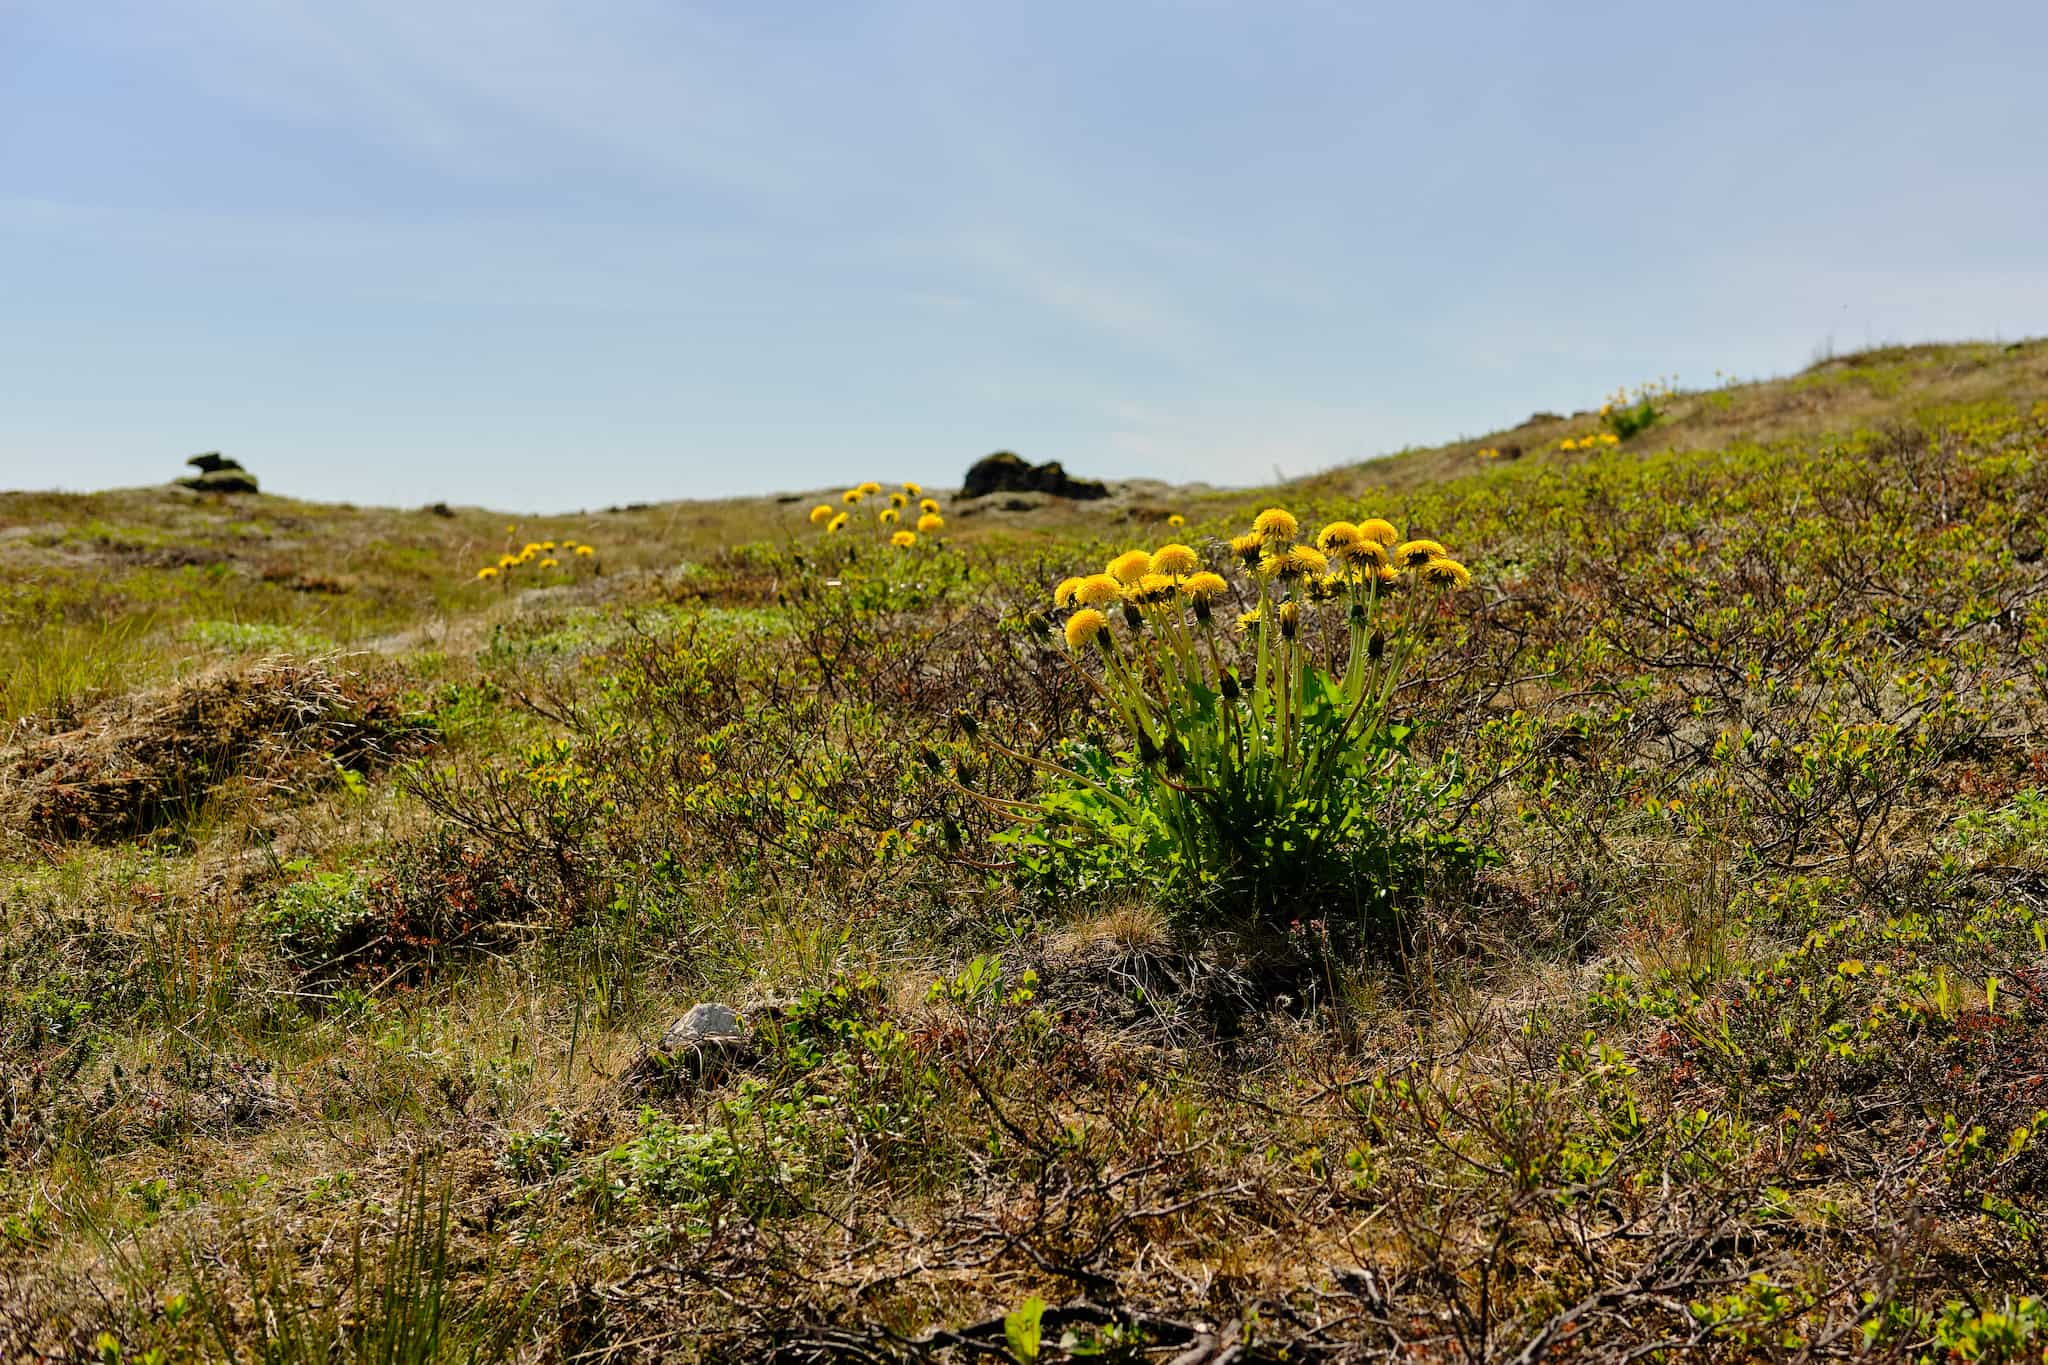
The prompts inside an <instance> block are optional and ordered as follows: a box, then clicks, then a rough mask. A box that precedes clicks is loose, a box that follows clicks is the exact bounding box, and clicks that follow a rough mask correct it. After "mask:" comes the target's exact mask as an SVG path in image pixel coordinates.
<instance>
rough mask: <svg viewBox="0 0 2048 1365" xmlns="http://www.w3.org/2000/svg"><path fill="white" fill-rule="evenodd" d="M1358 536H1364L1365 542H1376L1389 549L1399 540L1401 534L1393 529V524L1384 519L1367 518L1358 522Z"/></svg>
mask: <svg viewBox="0 0 2048 1365" xmlns="http://www.w3.org/2000/svg"><path fill="white" fill-rule="evenodd" d="M1358 534H1360V535H1362V536H1364V537H1365V538H1366V539H1367V540H1377V541H1378V542H1379V543H1380V544H1382V545H1385V546H1388V547H1390V548H1391V547H1392V546H1393V544H1394V542H1395V541H1397V540H1399V539H1400V538H1401V533H1400V532H1399V531H1397V530H1395V529H1394V523H1393V522H1391V521H1388V520H1387V519H1386V518H1385V517H1367V518H1366V519H1365V520H1364V521H1361V522H1359V523H1358Z"/></svg>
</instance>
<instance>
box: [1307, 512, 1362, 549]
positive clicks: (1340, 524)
mask: <svg viewBox="0 0 2048 1365" xmlns="http://www.w3.org/2000/svg"><path fill="white" fill-rule="evenodd" d="M1361 539H1363V537H1362V536H1361V535H1360V534H1359V530H1358V527H1357V525H1356V524H1355V523H1353V522H1348V521H1333V522H1331V523H1330V524H1329V525H1328V526H1325V527H1324V528H1323V529H1322V530H1320V531H1318V532H1316V548H1317V549H1318V550H1321V551H1322V552H1323V553H1324V554H1326V555H1338V556H1340V557H1341V555H1342V552H1343V550H1344V549H1345V548H1346V547H1347V546H1351V545H1356V544H1357V543H1358V542H1359V541H1360V540H1361Z"/></svg>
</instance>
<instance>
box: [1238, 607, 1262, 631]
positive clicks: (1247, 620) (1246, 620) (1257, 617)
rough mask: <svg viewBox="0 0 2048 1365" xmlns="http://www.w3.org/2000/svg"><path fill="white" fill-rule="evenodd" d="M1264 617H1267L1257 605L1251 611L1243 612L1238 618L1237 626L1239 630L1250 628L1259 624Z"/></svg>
mask: <svg viewBox="0 0 2048 1365" xmlns="http://www.w3.org/2000/svg"><path fill="white" fill-rule="evenodd" d="M1264 619H1265V617H1264V615H1263V614H1261V612H1260V611H1259V609H1258V608H1257V607H1253V608H1252V609H1251V610H1250V611H1248V612H1245V613H1243V614H1241V615H1240V616H1239V617H1238V618H1237V628H1238V629H1239V630H1250V629H1252V628H1253V627H1254V626H1256V625H1258V624H1259V622H1260V621H1263V620H1264Z"/></svg>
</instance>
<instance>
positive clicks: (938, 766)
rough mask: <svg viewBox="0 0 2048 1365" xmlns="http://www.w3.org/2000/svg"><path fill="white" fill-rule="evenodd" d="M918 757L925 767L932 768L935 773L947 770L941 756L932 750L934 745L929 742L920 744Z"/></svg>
mask: <svg viewBox="0 0 2048 1365" xmlns="http://www.w3.org/2000/svg"><path fill="white" fill-rule="evenodd" d="M917 759H918V762H920V763H922V764H924V766H925V767H927V768H930V769H931V770H932V771H933V772H935V773H939V772H944V771H945V765H944V764H942V763H940V762H939V756H938V755H937V754H935V753H933V752H932V746H931V745H929V744H925V745H920V746H919V748H918V751H917Z"/></svg>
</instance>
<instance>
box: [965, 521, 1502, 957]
mask: <svg viewBox="0 0 2048 1365" xmlns="http://www.w3.org/2000/svg"><path fill="white" fill-rule="evenodd" d="M1229 560H1230V561H1232V562H1229V563H1225V564H1224V565H1222V566H1221V567H1226V568H1230V569H1231V570H1232V572H1233V573H1234V574H1235V575H1236V576H1237V578H1238V579H1239V580H1240V581H1239V582H1237V583H1235V584H1234V583H1233V582H1232V580H1231V578H1228V577H1226V576H1225V575H1224V574H1223V573H1221V572H1218V571H1217V569H1216V568H1212V567H1210V566H1209V565H1208V564H1206V563H1205V562H1204V559H1203V556H1202V555H1201V554H1199V553H1198V552H1197V551H1196V550H1194V549H1193V548H1192V547H1190V546H1186V545H1167V546H1165V547H1163V548H1161V549H1160V550H1158V551H1157V552H1155V553H1147V552H1145V551H1143V550H1132V551H1130V552H1128V553H1126V554H1123V555H1119V556H1118V557H1117V558H1116V559H1115V560H1113V561H1112V562H1111V563H1110V564H1109V565H1108V567H1107V569H1106V570H1105V571H1104V572H1102V573H1097V574H1090V575H1086V576H1083V577H1076V578H1069V579H1067V580H1066V581H1064V582H1062V583H1061V584H1060V585H1059V587H1058V588H1057V589H1056V590H1055V592H1054V600H1055V602H1056V604H1057V605H1059V606H1060V607H1062V608H1069V609H1071V611H1072V614H1071V615H1070V616H1069V617H1068V618H1067V621H1066V625H1065V635H1066V640H1067V644H1068V647H1069V649H1070V651H1071V652H1072V654H1073V656H1074V658H1075V660H1076V663H1077V665H1079V666H1080V667H1081V668H1082V671H1083V674H1084V676H1085V677H1086V678H1087V680H1088V683H1089V686H1090V687H1091V688H1092V689H1093V691H1094V692H1095V694H1096V696H1097V697H1098V698H1099V700H1100V703H1101V705H1102V708H1103V711H1104V712H1105V713H1106V716H1107V718H1108V719H1110V720H1111V722H1112V726H1111V734H1112V736H1113V737H1111V738H1103V739H1100V740H1094V741H1075V742H1070V743H1068V744H1066V745H1065V746H1063V748H1062V749H1061V750H1060V751H1059V754H1058V757H1056V758H1054V759H1041V758H1037V757H1033V756H1030V755H1026V754H1024V753H1021V752H1019V751H1016V750H1014V749H1010V748H1008V747H1006V746H1004V745H1003V744H1001V743H1000V742H999V741H997V740H994V739H988V740H986V741H985V742H986V743H988V744H989V745H990V746H991V747H992V748H994V749H995V750H997V751H999V752H1001V753H1002V754H1004V755H1006V756H1008V757H1009V758H1011V759H1013V760H1017V761H1021V762H1025V763H1029V764H1031V765H1033V766H1036V767H1038V768H1040V769H1042V770H1044V771H1045V772H1046V773H1047V774H1049V775H1050V777H1051V778H1052V782H1051V784H1050V787H1049V788H1048V789H1047V790H1046V791H1045V792H1044V793H1043V795H1042V796H1041V798H1040V799H1039V800H1038V801H1036V802H1035V803H1017V802H1003V803H1000V804H1001V806H1002V807H1003V808H1004V809H1005V810H1006V811H1007V812H1008V813H1009V814H1010V815H1011V816H1013V817H1014V819H1015V824H1014V826H1013V828H1012V829H1011V830H1010V831H1009V832H1007V833H1006V834H1005V835H1003V836H1001V838H1002V840H1003V841H1004V842H1006V843H1007V844H1009V845H1010V847H1011V849H1012V850H1013V852H1014V855H1015V860H1016V863H1015V865H1016V867H1017V868H1018V869H1019V870H1020V871H1021V872H1023V873H1024V874H1025V875H1027V876H1030V877H1035V878H1038V879H1041V880H1044V881H1048V882H1052V883H1056V884H1064V885H1067V886H1069V887H1078V888H1080V889H1089V888H1091V887H1099V888H1102V889H1109V888H1113V887H1124V888H1128V887H1130V886H1132V885H1133V884H1137V885H1141V886H1144V887H1147V888H1149V889H1150V890H1152V891H1154V892H1155V893H1157V894H1158V895H1159V896H1160V897H1161V899H1163V900H1164V901H1165V903H1166V904H1167V906H1168V908H1169V909H1170V911H1171V912H1172V913H1173V914H1174V916H1175V918H1176V923H1177V927H1179V928H1180V929H1181V930H1183V931H1184V932H1190V933H1205V932H1211V931H1216V930H1228V931H1233V932H1237V933H1239V934H1242V935H1244V936H1245V937H1246V938H1247V939H1248V940H1251V941H1254V942H1257V943H1262V944H1264V943H1271V942H1272V941H1273V940H1274V939H1275V938H1276V937H1277V938H1279V939H1282V940H1285V939H1296V940H1300V941H1305V942H1307V943H1319V944H1330V943H1333V942H1334V943H1336V944H1337V945H1340V946H1342V947H1346V948H1349V947H1352V946H1364V947H1366V948H1368V949H1370V950H1374V951H1377V952H1380V953H1391V952H1395V951H1398V950H1399V948H1400V947H1401V945H1402V944H1403V942H1404V941H1405V929H1404V926H1405V924H1406V922H1407V912H1408V911H1409V910H1410V909H1411V908H1412V907H1413V905H1414V904H1415V902H1416V900H1417V899H1418V897H1419V895H1420V892H1421V890H1422V887H1423V885H1424V881H1425V879H1426V877H1427V876H1428V875H1430V873H1431V872H1432V870H1436V869H1444V870H1469V869H1470V868H1471V866H1472V865H1473V864H1474V862H1475V861H1476V860H1477V856H1478V855H1477V853H1476V852H1475V850H1473V849H1472V848H1470V847H1469V846H1467V845H1466V844H1464V843H1463V842H1461V841H1460V840H1459V839H1458V838H1457V837H1456V836H1455V833H1454V832H1453V831H1452V830H1450V829H1448V828H1446V825H1447V824H1448V821H1447V820H1446V817H1445V797H1446V794H1447V793H1448V791H1449V790H1450V787H1449V786H1448V785H1447V784H1445V783H1444V782H1443V781H1442V780H1441V779H1440V778H1436V777H1433V776H1432V775H1431V774H1430V773H1429V772H1427V771H1426V770H1425V769H1424V767H1423V766H1422V765H1421V764H1419V763H1418V762H1416V761H1414V760H1413V759H1412V758H1411V756H1410V754H1409V751H1408V740H1409V738H1410V736H1411V733H1412V728H1411V726H1410V725H1409V724H1407V723H1404V722H1403V721H1401V720H1399V719H1397V718H1396V716H1395V715H1394V706H1393V702H1394V697H1395V693H1396V689H1397V688H1398V687H1399V685H1400V684H1401V682H1402V680H1403V679H1404V678H1407V677H1410V676H1412V670H1413V668H1414V665H1415V664H1416V663H1417V661H1418V660H1419V659H1420V657H1421V655H1422V653H1423V650H1424V645H1425V637H1424V634H1423V631H1422V630H1421V629H1420V628H1419V627H1415V626H1403V625H1400V624H1399V623H1398V622H1397V620H1396V616H1397V615H1398V613H1396V612H1395V611H1394V610H1392V608H1391V603H1392V602H1393V600H1394V599H1395V598H1396V596H1398V595H1406V594H1428V595H1429V596H1430V597H1431V598H1433V599H1435V600H1434V601H1432V602H1431V603H1430V604H1429V605H1430V606H1431V607H1432V608H1444V607H1446V606H1447V605H1448V603H1449V602H1450V600H1452V598H1453V595H1454V594H1455V593H1456V592H1457V590H1459V589H1461V588H1464V587H1467V586H1469V584H1470V583H1471V575H1470V573H1468V572H1467V571H1466V569H1465V568H1464V566H1463V565H1461V564H1459V563H1458V562H1457V561H1455V560H1453V559H1451V558H1449V557H1448V555H1447V554H1446V553H1445V551H1444V547H1443V546H1441V545H1439V544H1437V543H1436V542H1435V541H1431V540H1407V541H1403V540H1401V538H1400V536H1399V534H1398V533H1397V532H1396V530H1395V528H1394V527H1393V526H1392V525H1391V524H1390V523H1388V522H1385V521H1382V520H1379V519H1377V518H1375V519H1373V520H1369V521H1367V522H1365V523H1364V524H1362V525H1354V524H1352V523H1350V522H1347V521H1336V522H1332V523H1330V524H1329V525H1327V526H1325V527H1324V528H1323V529H1322V531H1321V532H1320V534H1318V535H1317V536H1316V537H1315V538H1314V541H1313V543H1309V542H1307V541H1305V540H1303V539H1302V538H1301V535H1300V527H1299V524H1298V522H1297V521H1296V519H1295V518H1294V516H1293V515H1292V514H1290V513H1288V512H1287V511H1285V510H1283V509H1280V508H1270V509H1268V510H1267V511H1265V512H1262V513H1260V515H1259V517H1258V518H1257V521H1256V522H1255V524H1254V526H1253V528H1252V530H1251V531H1250V532H1248V533H1247V534H1245V535H1242V536H1239V537H1238V538H1236V539H1235V540H1233V541H1231V542H1230V545H1229ZM1238 607H1243V608H1244V610H1242V611H1241V612H1240V611H1238V610H1237V608H1238ZM1226 612H1227V613H1229V615H1231V616H1234V617H1235V623H1236V629H1235V630H1234V631H1233V630H1230V629H1229V628H1228V627H1227V626H1226V625H1225V624H1224V621H1220V620H1219V616H1220V615H1223V614H1225V613H1226ZM1226 619H1227V618H1226ZM1332 644H1334V645H1335V647H1336V650H1337V652H1338V653H1339V654H1340V655H1341V659H1342V667H1341V668H1336V667H1332V668H1329V669H1326V668H1324V667H1323V666H1322V664H1321V663H1320V662H1319V657H1321V656H1322V655H1323V654H1324V649H1323V647H1324V646H1326V645H1332ZM970 728H977V727H973V726H972V725H971V724H970Z"/></svg>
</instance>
